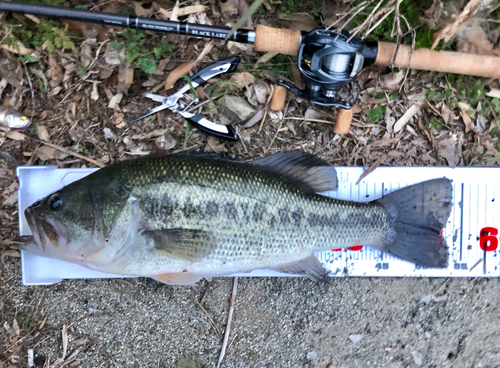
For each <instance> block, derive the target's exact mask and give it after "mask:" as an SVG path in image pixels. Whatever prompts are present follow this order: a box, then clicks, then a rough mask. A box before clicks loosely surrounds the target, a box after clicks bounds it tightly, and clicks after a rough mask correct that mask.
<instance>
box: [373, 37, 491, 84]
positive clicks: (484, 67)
mask: <svg viewBox="0 0 500 368" xmlns="http://www.w3.org/2000/svg"><path fill="white" fill-rule="evenodd" d="M395 52H396V44H394V43H389V42H379V43H378V53H377V58H376V59H375V64H376V65H391V63H392V61H393V57H394V53H395ZM394 66H396V67H398V68H410V69H418V70H431V71H436V72H445V73H455V74H466V75H473V76H476V77H486V78H500V57H494V56H482V55H473V54H465V53H461V52H450V51H432V50H429V49H418V50H414V51H413V52H412V49H411V47H409V46H404V45H399V48H398V49H397V55H396V57H395V58H394Z"/></svg>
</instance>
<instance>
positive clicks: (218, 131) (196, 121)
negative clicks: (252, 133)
mask: <svg viewBox="0 0 500 368" xmlns="http://www.w3.org/2000/svg"><path fill="white" fill-rule="evenodd" d="M239 61H240V58H239V57H238V56H233V57H230V58H227V59H224V60H220V61H217V62H215V63H213V64H210V65H209V66H207V67H205V68H203V69H202V70H200V71H199V72H198V73H196V74H195V75H194V76H193V77H192V78H191V83H187V84H186V85H185V86H184V87H182V88H181V89H180V90H178V91H177V92H176V93H174V94H173V95H170V96H168V97H165V96H161V95H155V94H153V93H145V94H144V97H146V98H149V99H151V100H153V101H155V102H159V103H160V105H159V106H157V107H155V108H153V109H149V110H148V111H147V112H146V113H144V114H142V115H141V116H139V117H137V118H135V119H134V120H132V121H131V123H133V122H136V121H138V120H141V119H143V118H145V117H147V116H149V115H152V114H156V113H158V112H160V111H163V110H165V109H168V110H170V111H172V112H175V113H177V114H180V115H182V116H183V117H184V118H185V119H186V120H188V121H189V122H190V123H191V124H193V125H194V126H196V127H197V128H199V129H200V130H203V131H204V132H206V133H209V134H212V135H215V136H217V137H221V138H226V139H230V140H234V141H237V140H238V134H237V132H236V129H235V128H233V127H232V126H231V125H220V124H215V123H213V122H211V121H209V120H207V119H205V118H204V117H202V116H201V115H198V114H192V113H190V112H187V111H185V109H184V108H183V107H182V106H181V105H180V104H179V103H178V101H179V99H180V98H182V97H186V96H187V95H186V92H188V91H189V90H191V88H196V87H198V86H199V85H202V84H203V83H205V82H206V81H207V80H209V79H210V78H213V77H215V76H217V75H220V74H224V73H229V72H232V71H234V70H235V69H236V67H237V66H238V63H239ZM188 107H189V106H188Z"/></svg>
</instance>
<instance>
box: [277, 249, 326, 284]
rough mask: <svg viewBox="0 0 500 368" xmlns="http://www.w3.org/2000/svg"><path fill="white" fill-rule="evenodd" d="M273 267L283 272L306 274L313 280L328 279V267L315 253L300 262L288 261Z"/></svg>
mask: <svg viewBox="0 0 500 368" xmlns="http://www.w3.org/2000/svg"><path fill="white" fill-rule="evenodd" d="M272 269H273V270H275V271H278V272H283V273H292V274H297V275H304V276H307V277H309V278H310V279H311V280H313V281H326V280H327V279H328V274H327V272H326V269H325V268H324V267H323V265H322V264H321V263H320V261H318V259H317V258H316V257H315V256H314V255H312V256H310V257H307V258H305V259H303V260H300V261H298V262H293V263H287V264H284V265H281V266H278V267H273V268H272Z"/></svg>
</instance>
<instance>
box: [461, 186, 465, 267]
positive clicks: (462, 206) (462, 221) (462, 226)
mask: <svg viewBox="0 0 500 368" xmlns="http://www.w3.org/2000/svg"><path fill="white" fill-rule="evenodd" d="M460 197H461V198H460V229H461V230H462V231H461V232H460V262H462V244H463V239H464V183H462V192H461V193H460Z"/></svg>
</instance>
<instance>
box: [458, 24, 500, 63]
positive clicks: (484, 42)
mask: <svg viewBox="0 0 500 368" xmlns="http://www.w3.org/2000/svg"><path fill="white" fill-rule="evenodd" d="M457 51H459V52H465V53H468V54H476V55H490V56H498V55H500V50H499V49H496V48H495V46H494V45H493V43H491V41H490V40H489V39H488V36H487V35H486V32H485V31H484V29H483V28H482V27H481V26H480V25H478V24H474V25H472V24H471V25H466V26H465V27H462V29H461V30H460V32H459V33H458V40H457Z"/></svg>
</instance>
